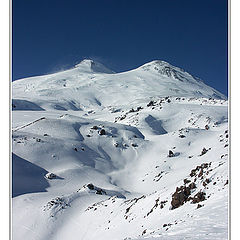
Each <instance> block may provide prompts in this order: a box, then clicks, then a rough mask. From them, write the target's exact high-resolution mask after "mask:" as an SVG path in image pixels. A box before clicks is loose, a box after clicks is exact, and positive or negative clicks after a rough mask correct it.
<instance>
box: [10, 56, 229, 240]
mask: <svg viewBox="0 0 240 240" xmlns="http://www.w3.org/2000/svg"><path fill="white" fill-rule="evenodd" d="M89 63H90V65H89ZM101 68H102V66H101ZM173 88H174V89H175V90H174V91H173V90H172V89H173ZM196 91H201V93H202V94H200V93H197V92H196ZM214 94H215V95H214ZM13 97H14V101H13V108H14V111H13V112H12V114H13V123H12V126H13V129H12V138H13V140H12V149H13V159H12V161H13V162H12V168H13V169H12V170H13V188H12V195H13V200H12V207H13V211H12V213H13V214H12V215H13V218H12V220H13V225H12V232H13V239H14V240H21V239H26V240H32V239H36V240H45V239H52V240H65V239H71V240H75V239H76V240H77V239H83V240H93V239H99V240H123V239H125V240H130V239H135V240H136V239H138V240H140V239H159V240H160V239H161V240H162V239H163V240H170V239H171V240H179V239H196V240H198V239H209V240H215V239H227V238H228V182H229V178H228V144H229V143H228V139H229V132H228V101H227V100H226V99H225V97H224V96H223V95H222V94H220V93H218V92H217V91H215V90H214V89H212V88H210V87H208V86H206V85H205V84H204V83H203V82H202V81H200V80H198V79H195V78H194V77H192V76H191V75H190V74H188V73H186V72H184V71H183V70H181V69H179V68H177V67H174V66H171V65H170V64H168V63H166V62H163V61H153V62H151V63H148V64H145V65H143V66H141V67H139V68H137V69H134V70H132V71H129V72H124V73H118V74H115V73H114V74H112V73H106V72H105V73H103V71H100V70H99V71H98V72H97V71H93V70H92V68H91V62H89V61H88V60H86V61H83V62H81V63H80V64H79V65H77V66H76V67H75V68H73V69H70V70H68V71H64V72H60V73H56V74H52V75H47V76H40V77H34V78H27V79H22V80H18V81H16V82H14V83H13Z"/></svg>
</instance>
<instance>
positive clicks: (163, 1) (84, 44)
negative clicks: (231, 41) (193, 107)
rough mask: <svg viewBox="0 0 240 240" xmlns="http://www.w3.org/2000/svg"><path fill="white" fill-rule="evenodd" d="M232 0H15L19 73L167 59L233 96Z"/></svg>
mask: <svg viewBox="0 0 240 240" xmlns="http://www.w3.org/2000/svg"><path fill="white" fill-rule="evenodd" d="M227 26H228V23H227V0H195V1H193V0H34V1H31V0H13V80H16V79H19V78H23V77H28V76H35V75H42V74H46V73H52V72H56V71H59V70H62V69H66V68H69V67H72V66H73V65H74V64H75V63H76V62H79V61H80V60H82V59H83V58H91V59H94V60H98V61H99V62H101V63H103V64H105V65H106V66H107V67H109V68H111V69H113V70H114V71H116V72H119V71H125V70H130V69H133V68H135V67H138V66H140V65H142V64H144V63H146V62H149V61H151V60H155V59H160V60H165V61H167V62H169V63H171V64H173V65H175V66H178V67H181V68H183V69H185V70H186V71H188V72H190V73H191V74H193V75H195V76H197V77H200V78H201V79H203V80H204V82H205V83H207V84H208V85H210V86H212V87H214V88H216V89H217V90H219V91H220V92H222V93H224V94H225V95H227Z"/></svg>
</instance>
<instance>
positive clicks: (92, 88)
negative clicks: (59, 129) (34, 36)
mask: <svg viewBox="0 0 240 240" xmlns="http://www.w3.org/2000/svg"><path fill="white" fill-rule="evenodd" d="M110 73H111V74H110ZM12 85H13V101H14V105H13V107H14V108H13V110H14V109H18V110H27V109H31V110H34V109H44V110H48V109H52V110H53V109H54V110H74V111H77V110H83V109H87V108H88V109H89V110H91V108H92V107H98V108H101V107H106V106H108V105H109V99H111V105H112V106H118V105H119V103H120V104H123V105H124V104H128V103H129V102H131V103H132V104H135V103H139V102H142V101H146V100H147V101H148V100H149V99H150V98H152V97H156V96H158V97H159V96H160V97H161V96H162V97H165V96H175V97H205V98H216V99H226V97H225V96H224V95H222V94H221V93H219V92H217V91H216V90H214V89H213V88H211V87H208V86H207V85H205V84H204V83H203V82H202V81H199V80H198V79H196V78H194V77H193V76H191V75H190V74H189V73H187V72H185V71H183V70H181V69H179V68H177V67H173V66H171V65H170V64H168V63H166V62H163V61H153V62H150V63H148V64H145V65H143V66H142V67H139V68H137V69H135V70H132V71H128V72H123V73H112V72H111V71H110V70H108V69H107V68H105V67H104V66H103V65H102V64H100V63H96V62H93V61H92V60H83V61H82V62H81V63H80V64H78V65H76V67H75V68H73V69H70V70H67V71H64V72H59V73H55V74H51V75H45V76H41V77H32V78H26V79H21V80H17V81H15V82H13V84H12ZM126 96H127V97H126Z"/></svg>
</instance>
